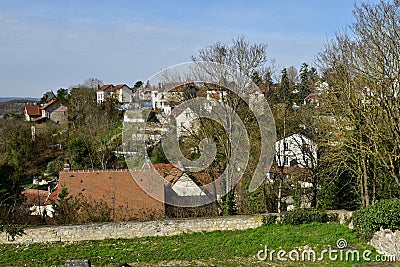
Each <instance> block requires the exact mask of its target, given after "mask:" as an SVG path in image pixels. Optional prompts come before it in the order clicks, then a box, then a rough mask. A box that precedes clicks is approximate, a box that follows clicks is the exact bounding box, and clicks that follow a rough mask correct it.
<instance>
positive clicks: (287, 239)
mask: <svg viewBox="0 0 400 267" xmlns="http://www.w3.org/2000/svg"><path fill="white" fill-rule="evenodd" d="M340 238H344V239H345V240H346V241H347V243H348V244H349V245H350V244H355V245H357V246H358V247H359V248H360V250H361V251H363V250H365V249H370V250H372V248H371V247H369V246H367V245H366V243H365V242H362V241H361V240H359V239H358V238H357V236H356V234H355V233H354V232H352V231H350V230H349V229H348V228H347V227H345V226H341V225H337V224H309V225H301V226H289V225H270V226H262V227H260V228H257V229H249V230H245V231H216V232H211V233H194V234H184V235H179V236H170V237H146V238H135V239H108V240H103V241H83V242H73V243H62V242H55V243H45V244H44V243H43V244H32V245H17V244H13V245H0V266H61V265H62V264H64V263H65V261H66V260H67V259H90V261H91V262H92V265H93V266H116V265H117V264H119V263H124V262H127V263H129V264H130V265H134V266H155V265H162V266H352V263H351V262H347V261H330V260H329V259H328V256H326V257H325V258H326V259H325V260H324V261H317V262H309V261H307V262H301V261H298V262H293V261H289V262H282V261H278V260H277V259H276V255H275V256H274V258H275V259H274V260H273V262H271V261H270V260H269V259H267V260H265V261H259V260H258V259H257V256H256V255H257V252H258V251H259V250H262V249H264V247H265V246H268V249H269V250H271V249H274V250H279V249H284V250H286V251H290V250H292V249H302V248H303V249H304V247H305V246H307V247H308V248H312V249H314V250H315V251H316V252H317V253H320V252H321V251H322V250H323V249H326V248H328V246H332V247H335V246H336V242H337V240H338V239H340ZM375 254H376V253H374V254H373V255H372V256H371V258H374V256H375ZM317 255H318V254H317ZM353 264H354V262H353Z"/></svg>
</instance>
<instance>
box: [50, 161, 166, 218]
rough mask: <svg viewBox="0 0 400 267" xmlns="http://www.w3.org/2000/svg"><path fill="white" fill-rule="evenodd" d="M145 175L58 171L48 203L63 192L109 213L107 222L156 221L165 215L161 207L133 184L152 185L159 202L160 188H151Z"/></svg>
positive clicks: (161, 191)
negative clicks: (107, 210) (65, 191)
mask: <svg viewBox="0 0 400 267" xmlns="http://www.w3.org/2000/svg"><path fill="white" fill-rule="evenodd" d="M149 174H150V172H148V171H145V170H139V171H136V172H132V173H131V172H130V171H129V170H128V169H123V170H88V171H82V170H70V171H61V172H60V173H59V180H58V185H57V187H56V189H55V190H54V191H53V192H52V193H51V195H50V197H49V199H50V200H54V201H57V197H58V194H59V193H60V192H61V191H62V189H63V188H66V190H67V192H68V194H69V195H70V196H75V197H79V198H81V199H82V201H86V202H89V203H93V204H96V203H97V204H101V205H103V206H104V208H108V209H110V211H111V212H110V214H111V217H112V218H111V219H112V220H115V221H127V220H137V219H140V220H152V219H160V218H163V216H164V214H165V206H164V203H163V202H160V201H158V200H156V199H155V198H153V197H152V196H150V195H148V194H147V193H146V191H145V188H142V185H139V184H138V183H137V182H136V180H141V181H145V182H146V185H152V186H153V188H152V190H153V191H152V192H155V191H154V190H156V193H157V194H158V197H159V198H161V199H163V198H164V185H163V184H154V183H153V184H152V181H151V180H150V179H151V178H152V176H151V175H149ZM132 175H134V176H135V179H134V178H133V176H132ZM147 182H148V183H147Z"/></svg>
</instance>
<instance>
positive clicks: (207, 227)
mask: <svg viewBox="0 0 400 267" xmlns="http://www.w3.org/2000/svg"><path fill="white" fill-rule="evenodd" d="M262 217H263V216H262V215H250V216H229V217H214V218H197V219H174V220H160V221H144V222H134V221H130V222H118V223H117V222H111V223H95V224H85V225H63V226H42V227H36V228H28V229H26V230H25V233H26V234H25V235H23V236H22V237H16V238H15V241H9V240H7V236H6V235H5V234H4V233H2V234H0V243H38V242H55V241H63V242H71V241H81V240H101V239H106V238H135V237H145V236H169V235H178V234H183V233H194V232H211V231H216V230H221V231H222V230H244V229H249V228H257V227H260V226H261V225H262Z"/></svg>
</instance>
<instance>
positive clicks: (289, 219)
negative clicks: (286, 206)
mask: <svg viewBox="0 0 400 267" xmlns="http://www.w3.org/2000/svg"><path fill="white" fill-rule="evenodd" d="M328 221H329V216H328V214H326V213H325V211H321V210H316V209H295V210H291V211H287V212H285V213H284V214H283V216H282V219H281V223H282V224H291V225H300V224H306V223H312V222H320V223H326V222H328Z"/></svg>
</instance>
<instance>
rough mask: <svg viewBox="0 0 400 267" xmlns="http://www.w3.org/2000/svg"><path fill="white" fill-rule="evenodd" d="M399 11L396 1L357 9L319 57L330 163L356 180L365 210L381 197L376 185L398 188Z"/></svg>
mask: <svg viewBox="0 0 400 267" xmlns="http://www.w3.org/2000/svg"><path fill="white" fill-rule="evenodd" d="M399 8H400V5H399V2H398V1H394V2H386V1H380V2H379V3H378V4H370V3H363V4H361V5H360V6H355V9H354V11H353V14H354V17H355V20H356V21H355V23H354V24H353V25H351V26H350V27H349V32H344V33H339V34H337V36H336V38H335V39H334V40H331V41H330V42H328V43H327V44H326V46H325V49H324V51H322V52H321V53H320V54H319V56H318V61H319V63H320V67H321V69H322V70H323V71H324V73H325V74H326V75H325V77H326V78H327V79H328V82H329V84H330V90H328V91H327V92H326V93H325V94H324V96H323V98H324V100H323V102H324V105H323V108H324V112H325V116H324V118H325V119H326V118H330V119H331V124H330V125H326V126H327V127H328V129H325V130H326V131H325V132H326V133H330V138H332V134H333V135H334V137H335V138H336V140H335V142H334V144H335V146H337V147H340V149H335V151H336V155H335V156H332V157H331V158H332V159H338V161H336V163H340V164H344V165H345V166H346V167H347V168H348V169H349V170H350V171H351V172H352V173H353V175H355V176H356V177H357V179H358V183H359V188H360V194H361V200H362V205H363V206H368V205H369V204H370V203H371V196H372V199H375V198H379V197H380V196H378V195H377V185H379V184H382V183H388V184H387V185H388V186H389V185H390V184H392V183H396V184H397V185H400V179H399V177H400V158H399V157H398V155H399V154H400V126H399V123H398V122H399V120H400V111H399V108H398V107H399V106H400V97H399V78H400V68H399V67H400V10H399ZM331 144H332V143H331ZM332 163H335V162H332ZM379 174H380V175H379ZM386 176H389V177H391V179H392V180H391V181H387V180H385V179H384V177H386ZM371 190H372V192H371ZM381 197H384V196H381Z"/></svg>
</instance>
